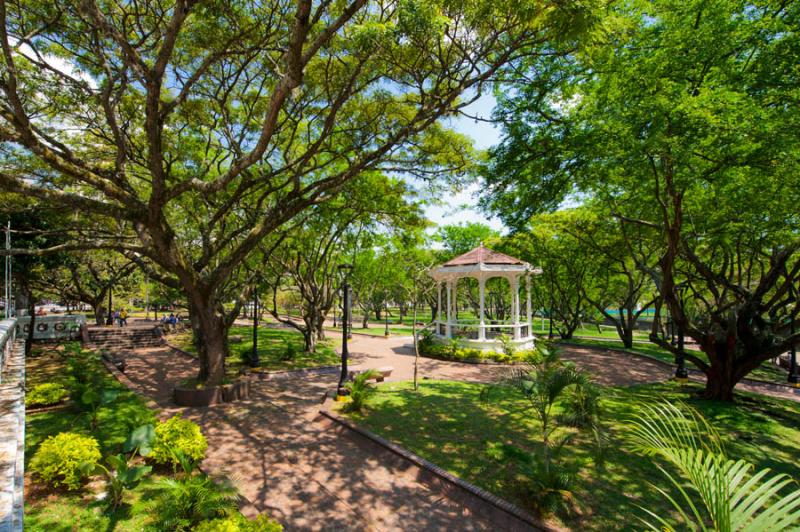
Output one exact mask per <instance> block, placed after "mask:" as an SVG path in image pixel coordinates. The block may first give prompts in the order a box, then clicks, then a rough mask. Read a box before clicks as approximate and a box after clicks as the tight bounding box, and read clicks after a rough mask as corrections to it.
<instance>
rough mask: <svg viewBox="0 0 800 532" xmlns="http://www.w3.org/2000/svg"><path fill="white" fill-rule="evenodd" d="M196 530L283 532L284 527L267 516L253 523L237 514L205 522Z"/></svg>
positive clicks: (262, 516) (207, 531)
mask: <svg viewBox="0 0 800 532" xmlns="http://www.w3.org/2000/svg"><path fill="white" fill-rule="evenodd" d="M194 530H195V532H281V531H282V530H283V527H282V526H281V524H280V523H278V522H277V521H275V520H274V519H270V517H269V516H268V515H266V514H261V515H259V516H258V517H256V518H255V519H253V520H252V521H251V520H250V519H248V518H246V517H245V516H243V515H242V514H236V515H232V516H231V517H227V518H225V519H214V520H213V521H204V522H202V523H200V525H198V526H197V527H196V528H195V529H194Z"/></svg>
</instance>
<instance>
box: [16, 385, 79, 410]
mask: <svg viewBox="0 0 800 532" xmlns="http://www.w3.org/2000/svg"><path fill="white" fill-rule="evenodd" d="M68 396H69V392H68V391H67V389H66V388H64V386H63V385H61V384H58V383H55V382H48V383H45V384H40V385H38V386H34V387H33V389H32V390H31V391H29V392H28V393H27V394H26V395H25V404H26V405H28V406H47V405H55V404H58V403H60V402H61V401H63V400H64V399H66V398H67V397H68Z"/></svg>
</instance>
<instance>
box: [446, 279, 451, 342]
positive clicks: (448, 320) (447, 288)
mask: <svg viewBox="0 0 800 532" xmlns="http://www.w3.org/2000/svg"><path fill="white" fill-rule="evenodd" d="M445 290H446V291H447V325H446V326H445V333H444V335H445V337H446V338H452V337H453V314H452V312H453V303H452V292H453V282H452V281H447V285H446V286H445Z"/></svg>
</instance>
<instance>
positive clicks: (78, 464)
mask: <svg viewBox="0 0 800 532" xmlns="http://www.w3.org/2000/svg"><path fill="white" fill-rule="evenodd" d="M100 458H101V455H100V445H99V444H98V443H97V440H96V439H94V438H92V437H91V436H84V435H83V434H76V433H74V432H62V433H61V434H57V435H56V436H51V437H49V438H47V439H46V440H45V441H44V442H43V443H42V445H41V446H40V447H39V450H38V451H37V452H36V455H35V456H34V457H33V459H32V460H31V462H30V470H31V471H33V472H34V473H36V474H37V475H39V476H40V477H41V478H42V480H44V481H45V482H47V483H48V484H50V485H52V486H54V487H58V486H66V487H67V488H68V489H71V490H74V489H78V488H79V487H80V484H81V480H82V479H83V478H84V477H85V476H86V473H85V470H84V469H83V468H84V467H85V464H89V466H90V467H92V466H94V465H96V464H97V462H98V461H99V460H100Z"/></svg>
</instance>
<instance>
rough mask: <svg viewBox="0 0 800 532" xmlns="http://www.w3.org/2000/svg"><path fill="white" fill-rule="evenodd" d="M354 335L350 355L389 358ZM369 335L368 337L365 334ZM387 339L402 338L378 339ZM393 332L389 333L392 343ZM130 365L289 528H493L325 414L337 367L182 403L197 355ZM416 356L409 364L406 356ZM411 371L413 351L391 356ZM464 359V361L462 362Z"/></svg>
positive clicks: (441, 369) (477, 376) (451, 373)
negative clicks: (241, 394)
mask: <svg viewBox="0 0 800 532" xmlns="http://www.w3.org/2000/svg"><path fill="white" fill-rule="evenodd" d="M359 340H360V339H358V340H356V341H354V342H353V357H354V359H356V360H359V361H361V362H362V363H365V364H370V365H372V363H373V362H375V363H379V364H381V365H385V364H384V362H385V361H387V360H389V358H387V357H391V356H392V355H391V354H389V353H387V352H385V351H381V352H382V353H384V354H382V355H378V356H373V355H369V354H368V352H371V351H372V347H370V345H371V344H370V343H369V342H363V343H361V342H360V341H359ZM367 340H370V339H367ZM380 341H381V342H384V344H383V346H384V347H389V346H390V345H392V344H395V347H396V348H398V349H399V350H400V349H401V348H402V342H399V341H398V342H392V341H386V340H383V339H380ZM387 342H388V343H387ZM127 360H128V366H127V368H126V371H125V374H126V375H127V377H128V378H129V379H130V380H131V381H132V382H133V383H134V387H135V389H136V390H137V391H139V392H141V393H143V394H145V395H148V396H150V397H152V398H153V399H154V400H155V401H156V402H157V403H159V405H160V406H161V407H162V408H164V411H163V415H164V417H168V416H170V415H173V414H174V413H178V412H180V413H182V414H183V415H184V416H185V417H187V418H189V419H192V420H194V421H196V422H197V423H199V424H200V425H201V427H202V428H203V433H204V434H205V435H206V437H207V438H208V441H209V452H208V457H207V458H206V460H205V462H204V464H203V465H204V467H205V468H207V469H208V470H209V471H211V472H219V473H225V474H228V475H229V476H231V477H232V478H233V479H234V480H235V481H236V482H237V484H238V485H239V488H240V490H241V491H242V493H243V495H244V496H245V497H247V499H248V500H250V501H251V502H252V503H253V506H252V507H251V508H246V509H245V511H246V513H251V514H255V513H258V512H264V511H266V512H268V513H269V514H270V515H272V516H274V517H276V518H277V519H279V520H280V521H281V522H282V523H284V525H285V526H286V528H287V529H288V530H408V529H414V530H443V529H446V528H454V527H456V528H457V529H458V530H487V529H492V528H494V527H492V525H491V523H488V522H485V521H483V520H482V519H479V518H478V517H477V516H474V515H470V514H469V511H468V509H466V508H465V507H464V506H462V505H461V504H459V503H458V502H455V501H453V500H451V499H449V498H448V497H447V496H445V495H443V494H442V493H441V492H440V491H438V490H433V489H431V488H429V487H428V486H426V485H425V484H423V483H422V482H420V481H419V479H417V478H416V476H417V471H416V470H415V469H413V468H409V465H408V463H406V462H404V461H402V460H400V459H399V458H397V457H396V456H395V455H394V454H392V453H390V452H388V451H384V450H381V449H378V448H376V447H375V446H374V445H372V444H368V443H366V442H363V441H360V440H356V439H354V437H353V436H352V435H351V434H350V433H349V432H346V431H345V430H344V429H342V428H340V427H339V426H338V425H335V424H333V423H332V422H330V421H327V420H325V419H324V418H322V417H321V416H319V414H318V411H319V406H320V402H321V399H322V396H323V394H324V393H325V392H326V391H328V390H331V389H333V388H335V385H336V381H337V379H338V375H335V374H312V375H308V376H306V377H304V378H302V379H291V380H290V379H281V380H278V379H273V380H269V381H254V382H253V383H252V390H251V399H250V400H248V401H242V402H238V403H231V404H226V405H217V406H213V407H209V408H177V407H175V406H173V405H172V403H171V400H170V397H169V395H170V391H171V389H172V387H173V385H174V384H176V383H178V382H180V381H181V380H183V379H185V378H187V377H190V376H193V375H194V374H195V371H196V365H195V363H194V361H193V360H191V359H189V358H188V357H184V356H182V355H179V354H176V353H174V352H172V351H170V350H168V349H140V350H137V351H136V352H135V354H133V355H132V356H130V357H128V359H127ZM409 363H410V364H411V366H409ZM424 363H425V365H424V367H425V368H426V369H425V370H424V373H423V374H424V375H428V376H430V377H441V378H462V377H463V378H466V379H469V380H487V379H489V378H491V377H490V376H489V375H490V374H491V373H494V371H493V370H492V368H484V369H488V370H489V373H487V374H486V375H482V374H481V372H480V368H478V367H476V366H470V365H465V364H453V363H446V362H441V363H440V362H437V361H430V360H425V361H424ZM392 365H394V366H395V368H396V370H397V373H396V375H393V378H409V377H410V373H408V371H409V367H410V368H412V370H413V357H411V356H410V355H409V354H407V353H406V354H403V353H398V354H397V358H395V359H392ZM460 366H466V367H465V368H461V367H460Z"/></svg>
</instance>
